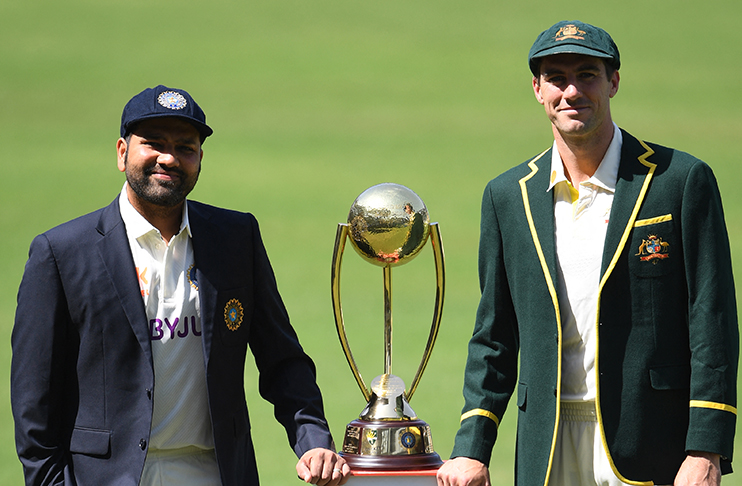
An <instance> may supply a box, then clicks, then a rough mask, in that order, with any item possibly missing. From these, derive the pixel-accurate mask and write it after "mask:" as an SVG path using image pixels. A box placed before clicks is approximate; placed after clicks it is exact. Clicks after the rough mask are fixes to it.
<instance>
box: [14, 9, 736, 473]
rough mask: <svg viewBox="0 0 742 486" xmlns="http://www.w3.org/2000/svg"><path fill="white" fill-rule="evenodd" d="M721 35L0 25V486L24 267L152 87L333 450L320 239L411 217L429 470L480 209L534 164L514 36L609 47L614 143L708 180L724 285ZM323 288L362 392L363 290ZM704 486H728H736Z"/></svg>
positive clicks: (276, 14)
mask: <svg viewBox="0 0 742 486" xmlns="http://www.w3.org/2000/svg"><path fill="white" fill-rule="evenodd" d="M741 14H742V4H740V3H739V2H738V1H737V0H720V1H716V2H695V1H689V0H678V1H669V0H644V1H638V0H626V1H624V2H620V3H616V2H610V3H609V2H596V1H578V0H566V1H564V2H559V3H548V4H543V3H542V4H534V3H526V2H493V1H483V0H471V1H468V2H452V1H443V0H425V1H422V0H402V1H399V0H397V1H390V0H378V1H376V2H359V1H356V0H342V1H341V0H318V1H313V2H309V1H301V0H277V1H276V0H274V1H268V0H251V1H237V0H212V1H210V2H195V1H189V0H184V1H171V0H164V1H163V0H154V1H144V0H133V1H129V2H112V1H109V0H68V1H65V2H56V1H50V0H29V1H26V2H3V3H2V4H0V164H1V167H2V173H3V175H2V177H0V203H1V204H0V232H1V235H2V237H1V238H0V275H2V277H3V278H2V279H0V341H1V342H2V343H4V345H2V346H0V443H1V444H3V447H2V448H0V483H2V484H11V485H14V484H21V483H22V473H21V466H20V463H19V462H18V460H17V458H16V456H15V450H14V446H13V421H12V417H11V413H10V404H9V393H8V389H9V385H8V370H9V363H10V354H11V353H10V344H9V342H10V333H11V329H12V322H13V315H14V309H15V294H16V291H17V287H18V284H19V282H20V278H21V275H22V272H23V264H24V262H25V259H26V255H27V250H28V245H29V243H30V241H31V239H32V238H33V236H35V235H36V234H38V233H40V232H43V231H45V230H46V229H48V228H50V227H52V226H54V225H57V224H59V223H61V222H63V221H66V220H68V219H71V218H73V217H76V216H78V215H80V214H83V213H86V212H89V211H92V210H94V209H96V208H98V207H101V206H103V205H105V204H107V203H108V202H110V201H111V200H112V199H113V197H114V196H115V195H116V194H117V192H118V191H119V190H120V188H121V184H122V183H123V176H122V175H121V174H120V173H119V172H118V171H117V170H116V165H115V164H116V162H115V153H114V149H115V141H116V137H117V134H118V125H119V117H120V114H121V109H122V108H123V105H124V104H125V103H126V101H127V100H128V99H129V98H130V97H131V96H132V95H134V94H135V93H137V92H139V91H141V90H142V89H144V88H146V87H151V86H154V85H157V84H161V83H162V84H166V85H169V86H173V87H179V88H184V89H187V90H188V91H189V92H190V93H191V94H192V95H193V96H194V97H195V98H196V99H197V100H198V102H199V104H201V106H202V107H203V108H204V109H205V111H206V113H207V120H208V122H209V124H210V125H211V126H212V127H213V128H214V130H215V135H214V136H213V137H212V138H210V139H209V140H208V142H207V143H206V144H205V146H204V149H205V157H204V168H203V172H202V176H201V180H200V182H199V184H198V186H197V187H196V190H195V191H194V193H193V195H192V197H193V198H194V199H198V200H202V201H205V202H209V203H211V204H216V205H221V206H225V207H228V208H232V209H237V210H243V211H251V212H253V213H254V214H255V215H256V216H257V217H258V219H259V221H260V223H261V229H262V232H263V237H264V240H265V243H266V246H267V248H268V252H269V255H270V257H271V259H272V263H273V266H274V270H275V272H276V275H277V278H278V282H279V286H280V290H281V292H282V295H283V297H284V300H285V302H286V305H287V307H288V309H289V312H290V314H291V316H292V320H293V323H294V326H295V327H296V329H297V332H298V333H299V335H300V338H301V340H302V343H303V344H304V346H305V348H306V350H307V351H308V352H309V354H310V355H311V356H312V357H313V358H314V359H315V361H316V363H317V368H318V380H319V383H320V386H321V387H322V389H323V392H324V395H325V405H326V411H327V416H328V419H329V421H330V423H331V426H332V431H333V435H334V436H335V440H336V441H337V443H338V445H339V444H340V442H341V441H342V437H343V431H344V427H345V424H346V423H348V422H350V421H351V420H353V419H354V418H356V416H357V414H358V413H359V412H360V411H361V409H362V408H363V406H364V403H363V399H362V396H361V393H360V391H359V390H358V389H357V387H356V385H355V382H354V380H353V377H352V375H351V373H350V371H349V370H348V367H347V364H346V362H345V358H344V356H343V354H342V351H341V348H340V345H339V343H338V340H337V336H336V332H335V328H334V321H333V317H332V308H331V303H330V284H329V275H330V263H331V256H332V246H333V241H334V235H335V229H336V225H337V223H339V222H344V220H345V217H346V216H347V212H348V209H349V207H350V204H351V203H352V202H353V200H354V198H355V197H356V196H357V195H358V194H360V193H361V192H362V191H363V190H364V189H366V188H367V187H369V186H371V185H374V184H377V183H380V182H397V183H400V184H404V185H407V186H408V187H410V188H412V189H413V190H415V191H416V192H417V193H418V194H419V195H420V196H421V197H422V198H423V200H424V201H425V202H426V204H427V206H428V210H429V212H430V214H431V220H432V221H438V222H439V223H440V227H441V232H442V236H443V243H444V248H445V252H446V265H447V268H446V269H447V278H448V283H447V290H446V302H445V308H444V313H443V323H442V327H441V331H440V335H439V340H438V343H437V346H436V349H435V351H434V353H433V356H432V358H431V361H430V363H429V366H428V369H427V372H426V374H425V376H424V377H423V380H422V382H421V385H420V387H419V388H418V390H417V392H416V394H415V397H414V398H413V401H412V406H413V408H414V409H415V410H416V412H417V413H418V414H419V415H420V417H421V418H423V419H424V420H426V421H427V422H428V423H430V424H431V426H432V430H433V436H434V444H435V446H436V449H437V450H438V451H439V453H440V454H441V456H443V457H447V456H448V454H449V453H450V451H451V447H452V443H453V436H454V434H455V431H456V428H457V425H458V419H459V414H460V409H461V406H462V399H461V387H462V379H463V365H464V360H465V356H466V343H467V341H468V337H469V335H470V334H471V329H472V325H473V316H474V313H475V309H476V305H477V301H478V293H479V291H478V283H477V275H476V251H477V243H478V234H479V204H480V197H481V192H482V189H483V188H484V185H485V184H486V182H487V181H488V180H489V179H491V178H493V177H495V176H497V175H498V174H499V173H501V172H502V171H504V170H505V169H506V168H508V167H510V166H512V165H514V164H516V163H518V162H521V161H523V160H525V159H527V158H529V157H530V156H532V155H535V154H536V153H538V152H539V151H541V150H543V149H544V148H546V147H547V146H548V145H549V144H550V143H551V131H550V129H549V124H548V121H547V119H546V117H545V116H544V114H543V109H542V108H541V106H540V105H538V104H537V102H536V101H535V100H534V98H533V94H532V91H531V87H530V74H529V72H528V69H527V64H526V54H527V52H528V49H529V47H530V45H531V43H532V42H533V40H534V39H535V37H536V35H537V34H538V33H539V32H540V31H541V30H543V29H545V28H547V27H548V26H549V25H551V24H553V23H554V22H556V21H558V20H563V19H580V20H583V21H586V22H590V23H594V24H597V25H600V26H602V27H604V28H605V29H606V30H608V31H609V32H610V33H611V34H612V35H613V37H614V39H615V40H616V42H617V43H618V46H619V48H620V50H621V54H622V60H623V68H622V69H621V81H622V82H621V85H620V90H619V93H618V95H617V96H616V98H614V100H613V115H614V119H615V120H616V121H617V123H618V124H619V125H620V126H621V127H623V128H626V129H627V130H629V131H630V132H632V133H633V134H634V135H636V136H638V137H640V138H643V139H645V140H649V141H654V142H658V143H662V144H665V145H669V146H673V147H676V148H678V149H682V150H685V151H688V152H691V153H693V154H694V155H696V156H698V157H700V158H702V159H704V160H706V161H707V162H708V163H709V164H710V165H711V166H712V168H713V169H714V170H715V172H716V175H717V178H718V179H719V185H720V187H721V192H722V196H723V199H724V203H725V208H726V216H727V225H728V227H729V232H730V239H731V244H732V252H733V258H734V263H735V268H736V269H737V274H738V275H739V274H740V272H742V270H740V269H742V266H741V265H742V191H740V190H739V188H738V186H739V184H740V182H741V180H742V168H741V167H740V162H739V150H738V146H739V144H740V138H741V134H742V118H741V117H740V102H739V96H738V93H739V79H740V78H741V77H742V62H741V61H742V43H740V41H739V36H738V34H737V33H738V23H739V20H740V18H742V15H741ZM343 267H344V268H343V274H342V278H343V288H342V293H343V294H342V295H343V304H344V310H345V318H346V325H347V326H348V333H349V340H350V344H351V348H352V349H353V351H354V354H355V356H356V358H357V360H358V362H359V364H360V366H361V371H362V373H363V375H364V378H365V379H366V380H367V381H370V380H371V379H372V378H373V377H374V376H375V375H377V374H379V373H381V370H382V363H383V360H382V358H383V348H382V319H383V317H382V304H381V298H382V292H381V289H382V281H381V270H380V269H379V268H376V267H371V266H370V265H367V264H365V263H363V262H361V261H360V258H358V257H357V256H356V255H355V254H354V252H353V251H352V250H349V249H348V250H347V252H346V255H345V259H344V262H343ZM433 275H434V271H433V267H432V256H431V252H430V249H429V248H427V249H425V250H424V251H423V254H422V255H421V256H420V257H418V258H417V259H415V260H414V261H413V262H411V263H410V264H408V265H405V266H403V267H400V268H398V269H395V271H394V322H395V334H394V372H395V374H398V375H400V376H401V377H402V378H404V379H405V380H406V381H407V382H408V383H409V381H410V380H411V378H412V375H413V374H414V372H415V370H416V367H417V364H418V363H419V360H420V356H421V354H422V350H423V346H424V344H425V341H426V339H427V333H428V328H429V325H430V320H431V317H432V307H433V293H434V283H433V282H434V281H433ZM739 288H740V281H739V278H738V279H737V289H739ZM738 293H739V290H738ZM43 338H44V336H39V339H43ZM246 383H247V389H248V402H249V406H250V411H251V419H252V426H253V435H254V438H255V440H256V443H257V447H258V461H259V467H260V470H261V478H262V481H263V483H264V484H266V485H284V484H285V485H291V484H299V482H298V480H297V479H296V474H295V472H294V463H295V458H294V456H293V453H292V451H291V450H290V449H289V447H288V445H287V442H286V439H285V434H284V433H283V430H282V429H281V428H280V427H279V426H278V425H277V423H276V422H275V420H273V418H272V411H271V409H270V407H269V406H268V405H267V404H266V403H265V402H263V401H262V399H260V397H259V396H258V394H257V386H256V376H255V371H254V369H253V367H252V366H251V365H249V366H248V367H247V378H246ZM513 415H514V414H513V413H512V412H508V413H507V414H506V416H505V417H504V421H503V425H502V429H501V437H500V440H499V442H498V444H497V445H496V446H495V450H494V454H493V462H492V466H491V470H492V479H493V484H495V485H500V484H512V469H513V442H514V441H513V434H514V423H513V420H512V419H513ZM738 443H740V442H739V440H738ZM724 484H725V485H735V484H736V485H742V475H740V474H739V473H738V474H733V475H731V476H727V477H725V478H724Z"/></svg>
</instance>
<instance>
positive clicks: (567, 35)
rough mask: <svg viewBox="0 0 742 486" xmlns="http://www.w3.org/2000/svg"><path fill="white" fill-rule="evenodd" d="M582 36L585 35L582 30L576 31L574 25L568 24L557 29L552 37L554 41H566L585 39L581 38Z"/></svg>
mask: <svg viewBox="0 0 742 486" xmlns="http://www.w3.org/2000/svg"><path fill="white" fill-rule="evenodd" d="M584 35H585V31H584V30H580V29H578V28H577V26H576V25H573V24H569V25H565V26H564V27H562V28H561V29H559V31H558V32H557V33H556V35H555V36H554V40H555V41H563V40H567V39H578V40H583V39H585V37H583V36H584Z"/></svg>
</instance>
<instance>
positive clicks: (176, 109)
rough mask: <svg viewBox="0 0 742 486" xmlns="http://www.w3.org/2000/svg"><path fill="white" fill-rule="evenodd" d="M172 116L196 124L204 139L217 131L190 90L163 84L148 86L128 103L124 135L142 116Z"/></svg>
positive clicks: (122, 115) (124, 114) (123, 128)
mask: <svg viewBox="0 0 742 486" xmlns="http://www.w3.org/2000/svg"><path fill="white" fill-rule="evenodd" d="M169 116H174V117H177V118H182V119H183V120H185V121H187V122H188V123H190V124H191V125H193V126H194V127H196V130H198V133H200V134H201V140H203V139H205V138H206V137H208V136H209V135H211V134H212V133H214V131H213V130H212V129H211V128H209V126H208V125H207V124H206V115H205V114H204V112H203V110H202V109H201V107H200V106H198V104H197V103H196V101H195V100H194V99H193V98H192V97H191V95H189V94H188V92H187V91H185V90H182V89H175V88H168V87H167V86H163V85H159V86H157V87H155V88H147V89H145V90H144V91H142V92H141V93H139V94H138V95H136V96H134V97H133V98H132V99H130V100H129V102H128V103H126V106H124V112H123V113H122V114H121V137H122V138H123V137H125V136H126V135H127V134H128V133H129V132H130V131H131V129H132V128H133V127H134V125H135V124H136V123H138V122H140V121H142V120H147V119H149V118H161V117H169Z"/></svg>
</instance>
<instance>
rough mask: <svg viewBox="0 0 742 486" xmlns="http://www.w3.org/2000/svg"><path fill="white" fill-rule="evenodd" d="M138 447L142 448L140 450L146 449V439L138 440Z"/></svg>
mask: <svg viewBox="0 0 742 486" xmlns="http://www.w3.org/2000/svg"><path fill="white" fill-rule="evenodd" d="M139 448H140V449H142V450H144V449H146V448H147V441H146V440H144V439H142V440H140V441H139Z"/></svg>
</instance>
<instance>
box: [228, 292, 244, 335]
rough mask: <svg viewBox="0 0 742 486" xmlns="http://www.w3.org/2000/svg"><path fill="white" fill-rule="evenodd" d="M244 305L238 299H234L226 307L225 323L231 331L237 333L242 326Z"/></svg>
mask: <svg viewBox="0 0 742 486" xmlns="http://www.w3.org/2000/svg"><path fill="white" fill-rule="evenodd" d="M242 317H243V310H242V304H240V301H239V300H237V299H232V300H230V301H229V302H227V305H226V306H224V322H225V323H226V324H227V327H228V328H229V330H230V331H236V330H237V329H239V327H240V325H241V324H242Z"/></svg>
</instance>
